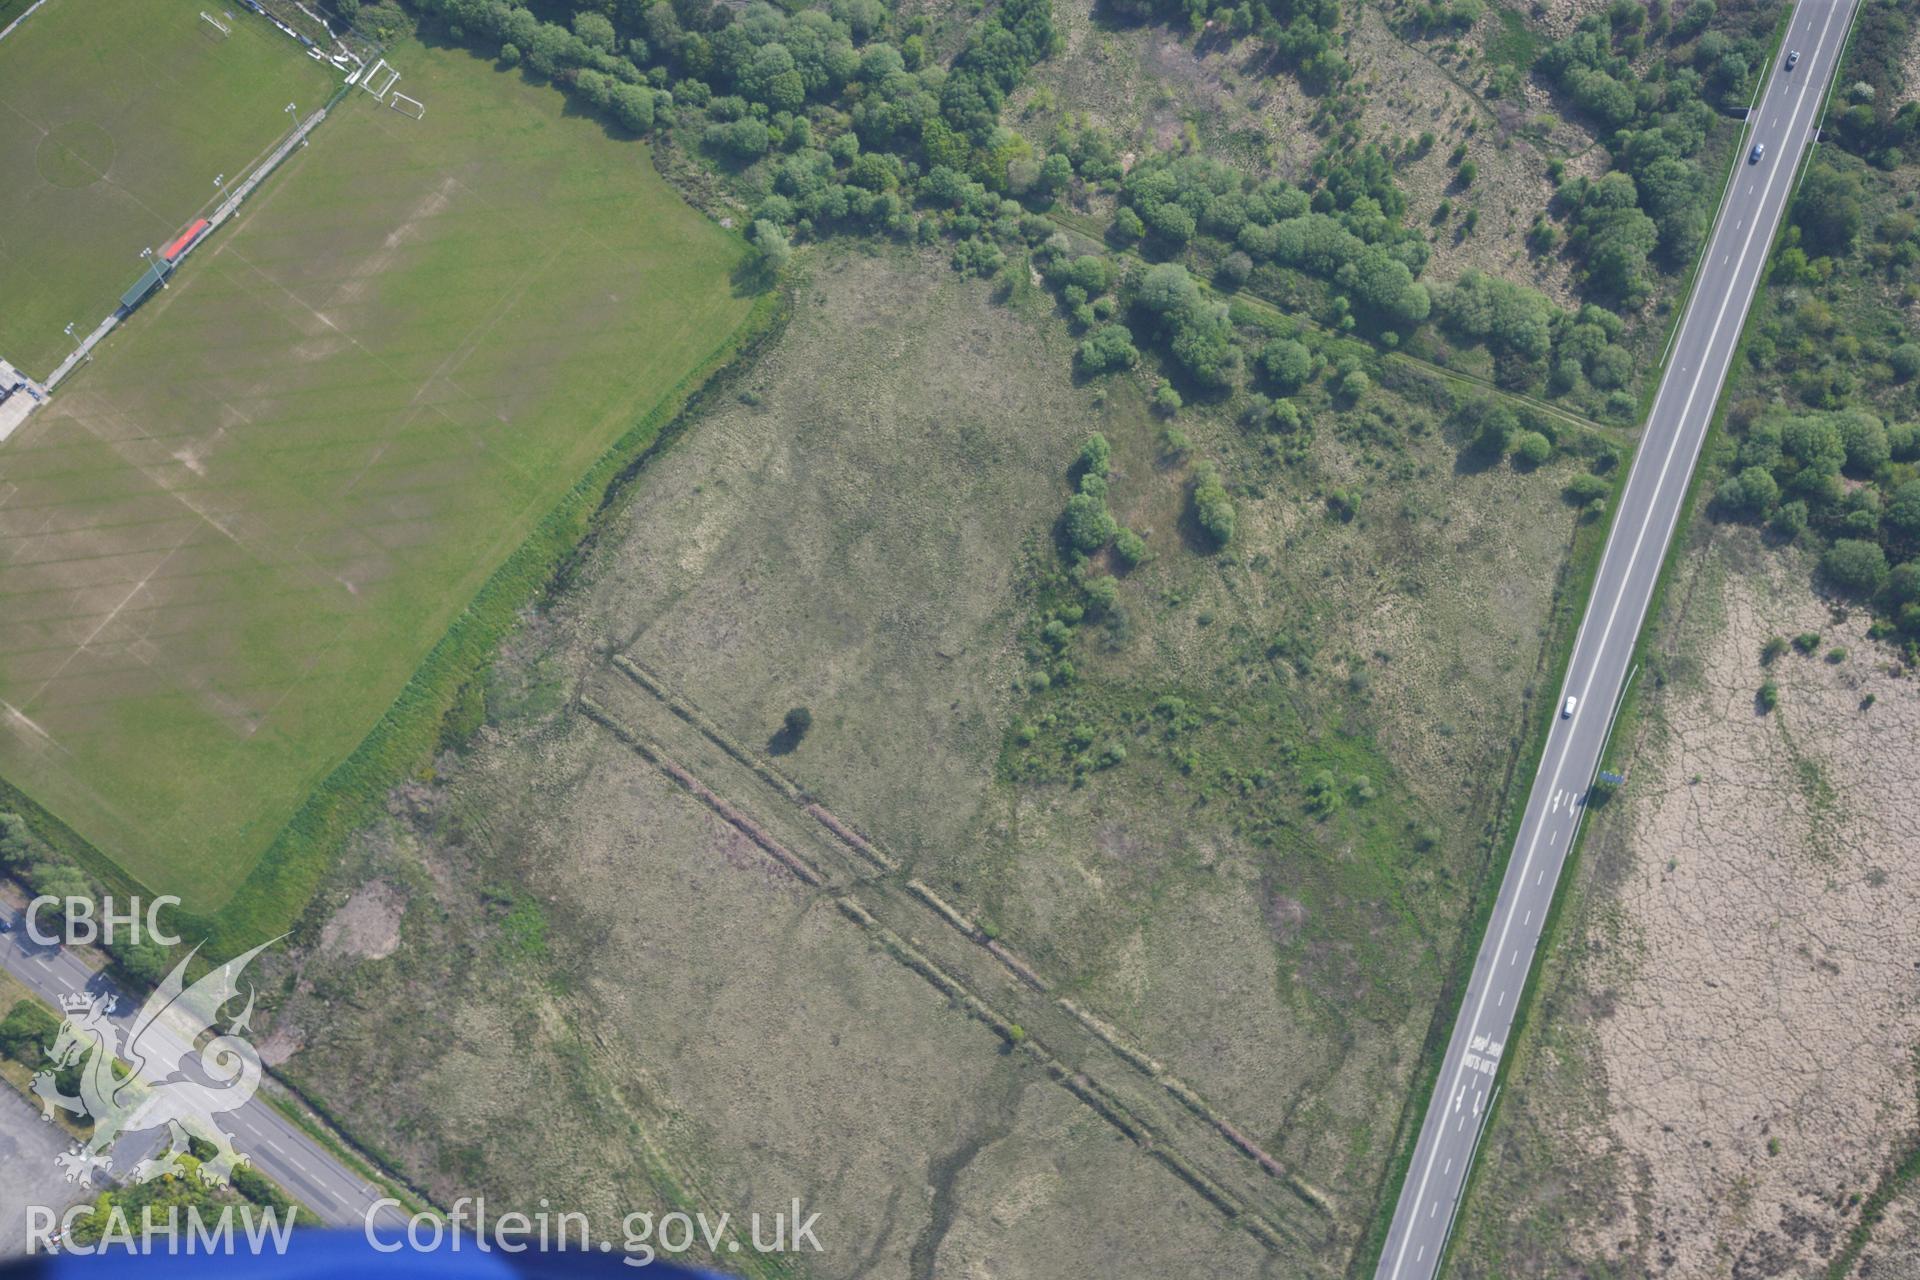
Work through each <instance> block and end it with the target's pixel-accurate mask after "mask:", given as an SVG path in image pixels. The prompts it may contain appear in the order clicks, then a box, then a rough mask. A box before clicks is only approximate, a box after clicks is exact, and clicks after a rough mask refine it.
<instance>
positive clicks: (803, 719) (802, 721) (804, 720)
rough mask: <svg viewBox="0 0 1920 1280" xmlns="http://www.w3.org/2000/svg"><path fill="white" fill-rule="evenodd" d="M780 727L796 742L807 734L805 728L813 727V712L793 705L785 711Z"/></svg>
mask: <svg viewBox="0 0 1920 1280" xmlns="http://www.w3.org/2000/svg"><path fill="white" fill-rule="evenodd" d="M781 728H783V729H785V730H786V732H787V733H788V734H789V735H790V736H791V737H792V738H793V740H794V741H796V742H798V741H799V740H800V739H801V738H804V737H806V736H807V730H809V729H811V728H813V712H811V711H809V710H807V708H805V707H794V708H793V709H792V710H790V711H788V712H787V716H786V719H785V720H783V721H781Z"/></svg>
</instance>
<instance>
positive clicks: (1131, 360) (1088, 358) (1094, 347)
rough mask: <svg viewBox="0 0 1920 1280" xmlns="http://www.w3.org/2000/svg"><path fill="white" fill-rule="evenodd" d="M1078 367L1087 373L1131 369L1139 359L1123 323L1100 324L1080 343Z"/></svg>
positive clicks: (1130, 336) (1131, 336) (1131, 337)
mask: <svg viewBox="0 0 1920 1280" xmlns="http://www.w3.org/2000/svg"><path fill="white" fill-rule="evenodd" d="M1078 356H1079V360H1080V367H1081V368H1082V369H1084V370H1086V371H1087V372H1088V373H1108V372H1111V371H1112V370H1115V369H1131V368H1132V367H1133V366H1134V365H1135V364H1137V363H1139V361H1140V352H1139V350H1138V349H1137V348H1135V347H1134V345H1133V334H1132V333H1130V332H1129V331H1128V330H1127V327H1126V326H1125V325H1123V324H1106V325H1101V326H1100V327H1099V328H1098V329H1096V330H1095V331H1094V333H1093V336H1092V337H1090V338H1088V339H1087V340H1086V341H1085V342H1083V343H1081V344H1080V350H1079V352H1078Z"/></svg>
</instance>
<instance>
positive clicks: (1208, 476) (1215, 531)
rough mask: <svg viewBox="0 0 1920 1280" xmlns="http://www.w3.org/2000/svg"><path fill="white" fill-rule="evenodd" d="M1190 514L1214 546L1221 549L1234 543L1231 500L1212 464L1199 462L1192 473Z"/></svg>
mask: <svg viewBox="0 0 1920 1280" xmlns="http://www.w3.org/2000/svg"><path fill="white" fill-rule="evenodd" d="M1193 511H1194V517H1195V518H1196V519H1197V520H1198V521H1199V522H1200V527H1201V528H1202V529H1205V530H1206V531H1207V535H1208V536H1209V537H1211V538H1212V539H1213V542H1214V545H1215V546H1217V547H1224V546H1226V545H1227V544H1228V543H1229V542H1231V541H1233V526H1234V510H1233V500H1232V499H1231V498H1229V497H1228V496H1227V487H1226V486H1225V485H1224V484H1222V483H1221V482H1220V473H1219V471H1218V470H1217V469H1216V468H1215V467H1214V465H1213V464H1212V463H1211V462H1203V463H1201V464H1200V466H1199V467H1197V468H1196V469H1195V471H1194V484H1193Z"/></svg>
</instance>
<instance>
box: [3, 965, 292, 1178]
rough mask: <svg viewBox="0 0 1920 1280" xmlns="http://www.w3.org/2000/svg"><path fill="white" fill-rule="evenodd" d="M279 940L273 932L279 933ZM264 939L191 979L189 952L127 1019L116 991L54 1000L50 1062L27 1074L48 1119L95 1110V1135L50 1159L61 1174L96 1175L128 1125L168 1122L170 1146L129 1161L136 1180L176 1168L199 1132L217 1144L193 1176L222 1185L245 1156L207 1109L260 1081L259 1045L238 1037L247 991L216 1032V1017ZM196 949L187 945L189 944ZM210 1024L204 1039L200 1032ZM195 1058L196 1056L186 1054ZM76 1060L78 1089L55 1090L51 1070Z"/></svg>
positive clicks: (241, 1101) (244, 1027)
mask: <svg viewBox="0 0 1920 1280" xmlns="http://www.w3.org/2000/svg"><path fill="white" fill-rule="evenodd" d="M276 941H277V939H276ZM272 945H273V944H272V943H271V942H268V943H262V944H261V945H260V946H258V947H255V948H254V949H253V950H251V951H249V952H247V953H246V954H245V955H242V956H236V957H235V958H233V959H232V960H229V961H227V962H226V963H225V964H223V965H220V966H219V967H217V968H215V969H213V970H212V971H210V972H209V973H207V974H206V976H204V977H202V978H201V979H200V980H199V981H197V982H195V983H194V984H193V985H192V986H188V985H187V984H186V971H187V966H188V964H190V963H191V962H192V960H193V953H192V952H190V953H188V955H187V958H186V959H184V960H182V961H181V962H180V963H179V964H178V965H175V966H174V969H173V972H172V973H170V974H168V975H167V977H166V980H165V981H163V982H162V983H161V984H160V986H159V987H158V988H157V989H156V990H155V991H154V993H153V994H152V995H151V996H149V997H148V998H147V1002H146V1003H145V1004H144V1005H142V1006H141V1008H140V1012H139V1014H138V1015H136V1016H135V1017H134V1018H133V1019H132V1020H131V1021H127V1020H126V1019H124V1018H121V1019H116V1018H115V1017H114V1016H113V1014H114V1009H115V1006H116V1003H117V1002H116V1000H115V998H114V997H112V996H108V995H86V994H81V995H70V996H63V997H62V998H61V1000H60V1007H61V1012H62V1013H63V1014H65V1015H66V1016H65V1019H64V1020H63V1021H62V1022H61V1024H60V1032H59V1035H58V1036H57V1037H55V1040H54V1044H53V1048H52V1050H51V1051H50V1052H49V1053H48V1057H49V1058H50V1059H51V1060H52V1063H53V1066H52V1067H51V1068H50V1069H47V1070H44V1071H41V1072H40V1073H38V1074H37V1075H35V1076H34V1078H33V1091H34V1093H35V1094H37V1095H38V1096H39V1098H40V1105H41V1111H42V1114H41V1119H42V1120H45V1121H49V1122H51V1121H52V1119H53V1113H54V1111H55V1109H56V1108H57V1109H59V1110H61V1111H67V1112H70V1113H72V1114H73V1115H75V1116H84V1117H89V1118H91V1119H92V1120H93V1136H92V1137H91V1138H90V1139H89V1140H87V1141H85V1142H79V1143H75V1144H74V1146H73V1147H72V1148H71V1149H70V1150H68V1151H66V1152H65V1153H63V1154H61V1155H59V1156H56V1157H55V1160H56V1161H57V1162H58V1164H59V1165H60V1167H61V1168H62V1169H63V1170H64V1171H65V1176H66V1180H67V1181H68V1182H76V1181H77V1182H78V1183H79V1184H80V1185H81V1186H83V1187H84V1186H91V1185H93V1177H94V1174H95V1172H96V1171H98V1172H101V1173H106V1172H109V1171H111V1170H112V1168H113V1158H112V1156H111V1155H110V1154H109V1152H110V1150H111V1148H112V1147H113V1144H114V1143H115V1141H117V1140H118V1139H119V1138H120V1137H122V1136H123V1135H125V1134H130V1133H141V1132H144V1131H147V1130H150V1129H158V1128H160V1127H161V1126H163V1125H164V1126H165V1127H166V1128H167V1130H168V1137H169V1143H168V1146H167V1149H166V1150H165V1151H162V1152H160V1153H158V1154H157V1155H155V1156H151V1157H149V1158H147V1159H143V1160H141V1161H140V1162H139V1163H138V1164H137V1165H135V1166H134V1168H133V1171H132V1177H133V1180H134V1181H135V1182H147V1181H149V1180H151V1179H153V1178H157V1177H160V1176H161V1175H162V1174H167V1173H178V1172H180V1171H181V1168H182V1166H181V1157H182V1156H184V1155H187V1154H188V1151H189V1148H188V1145H187V1144H188V1140H189V1139H191V1138H198V1139H200V1140H201V1141H202V1142H205V1143H207V1144H209V1145H210V1146H212V1147H213V1148H214V1149H215V1155H214V1157H213V1158H212V1159H211V1160H208V1161H206V1162H204V1163H203V1164H201V1166H200V1177H201V1178H202V1179H203V1180H205V1181H206V1182H208V1183H210V1184H214V1185H220V1186H224V1185H226V1184H227V1183H228V1182H229V1181H230V1180H231V1178H232V1174H233V1170H234V1167H235V1166H237V1165H243V1164H246V1163H247V1157H246V1156H244V1155H242V1154H241V1153H240V1152H238V1151H236V1150H234V1146H233V1141H232V1139H230V1138H229V1137H227V1135H226V1134H225V1133H223V1132H221V1130H220V1129H219V1127H218V1126H216V1125H215V1124H214V1123H213V1117H214V1116H215V1115H218V1114H219V1113H221V1112H223V1111H232V1110H234V1109H235V1108H237V1107H240V1106H243V1105H245V1103H246V1102H247V1100H248V1099H249V1098H251V1097H253V1094H254V1090H256V1089H258V1088H259V1087H260V1054H259V1051H258V1050H256V1049H255V1048H254V1047H253V1046H252V1045H251V1044H249V1043H248V1042H247V1041H246V1040H245V1039H243V1038H242V1033H243V1032H248V1031H250V1030H251V1029H252V1028H251V1027H249V1025H248V1020H249V1019H250V1018H251V1017H252V1016H253V1002H254V992H253V989H252V987H251V986H249V987H248V990H247V1003H246V1007H245V1008H243V1009H242V1010H241V1011H240V1013H239V1015H238V1016H237V1017H235V1018H233V1019H232V1020H231V1021H230V1022H229V1023H228V1024H227V1029H226V1030H225V1032H217V1031H216V1030H215V1024H216V1023H217V1022H218V1021H219V1020H220V1017H221V1013H222V1011H223V1010H224V1009H225V1007H226V1006H227V1005H228V1004H229V1003H230V1002H231V1001H233V1000H235V999H237V998H238V996H239V977H240V974H241V971H242V970H244V969H245V968H246V967H247V963H248V962H249V961H251V960H252V959H253V958H254V957H255V956H257V955H259V954H260V952H262V951H264V950H265V949H266V948H267V947H269V946H272ZM198 950H199V948H198V947H195V948H194V952H197V951H198ZM209 1032H213V1033H214V1034H213V1035H212V1038H211V1039H209V1040H207V1041H206V1043H205V1044H204V1045H201V1046H200V1047H199V1049H198V1052H197V1053H196V1051H195V1046H196V1045H199V1043H200V1040H201V1037H202V1036H204V1035H206V1034H207V1033H209ZM195 1058H197V1059H198V1061H197V1062H195V1061H193V1060H194V1059H195ZM76 1065H78V1066H79V1071H80V1096H79V1097H77V1098H75V1097H69V1096H68V1095H66V1094H64V1093H62V1092H61V1091H60V1087H59V1085H58V1084H57V1083H56V1072H59V1071H65V1070H66V1069H68V1068H70V1067H74V1066H76Z"/></svg>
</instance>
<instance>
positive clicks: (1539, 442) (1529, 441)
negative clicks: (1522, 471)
mask: <svg viewBox="0 0 1920 1280" xmlns="http://www.w3.org/2000/svg"><path fill="white" fill-rule="evenodd" d="M1513 456H1514V457H1516V458H1518V459H1519V460H1520V461H1522V462H1524V463H1526V464H1527V465H1528V466H1530V467H1537V466H1540V465H1541V464H1542V463H1544V462H1546V460H1547V459H1548V458H1551V457H1552V456H1553V441H1551V440H1549V439H1547V437H1546V436H1545V435H1543V434H1541V433H1540V432H1538V431H1523V432H1521V433H1520V440H1519V442H1518V443H1517V444H1515V445H1514V447H1513Z"/></svg>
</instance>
